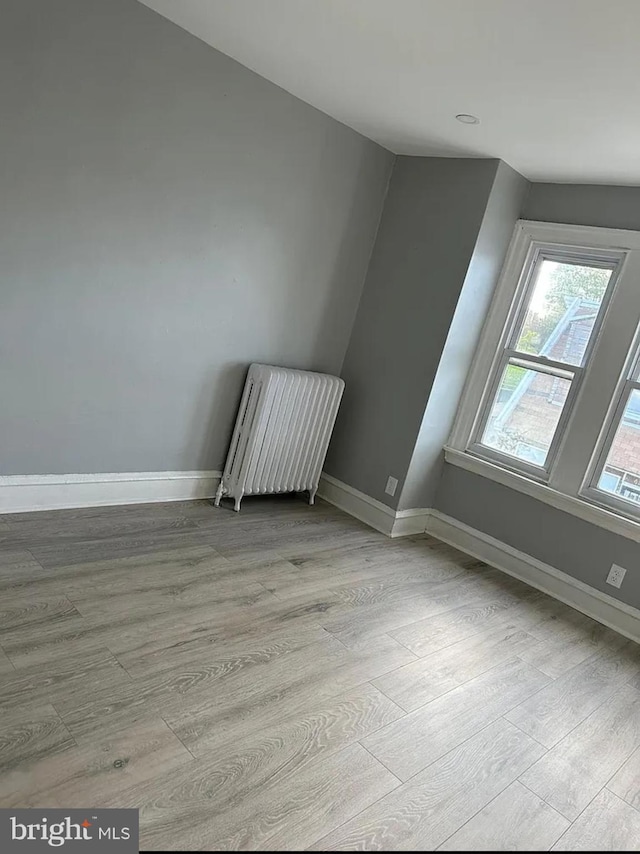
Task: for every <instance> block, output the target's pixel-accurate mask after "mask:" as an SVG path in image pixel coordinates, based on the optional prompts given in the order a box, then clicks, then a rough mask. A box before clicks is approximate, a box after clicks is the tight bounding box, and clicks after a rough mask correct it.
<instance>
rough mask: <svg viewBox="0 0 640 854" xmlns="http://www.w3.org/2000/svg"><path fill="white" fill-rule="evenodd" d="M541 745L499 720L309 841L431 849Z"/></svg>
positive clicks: (326, 845)
mask: <svg viewBox="0 0 640 854" xmlns="http://www.w3.org/2000/svg"><path fill="white" fill-rule="evenodd" d="M543 751H544V748H542V747H541V746H540V745H539V744H537V743H536V742H535V741H533V739H531V738H529V736H527V735H525V734H524V733H522V732H520V731H519V730H518V729H516V727H514V726H512V725H511V724H509V723H507V722H506V721H503V720H498V721H495V722H494V723H493V724H491V725H490V726H488V727H487V728H486V729H484V730H482V731H481V732H479V733H477V734H476V735H475V736H473V738H470V739H469V740H468V741H466V742H464V744H461V745H460V746H459V747H457V748H455V749H454V750H453V751H451V752H450V753H448V754H447V755H445V756H443V757H441V758H440V759H437V760H436V761H434V762H433V763H432V764H431V765H429V767H428V768H426V769H425V770H424V771H421V772H420V773H419V774H417V775H416V776H415V777H413V778H412V779H411V780H409V781H408V782H406V783H404V784H403V785H402V786H400V787H398V788H396V789H394V790H393V791H392V792H391V793H390V794H388V795H386V796H385V797H383V798H382V799H381V800H379V801H378V802H377V803H375V804H373V805H372V806H370V807H369V808H368V809H365V810H364V811H363V812H361V813H360V814H359V815H357V816H355V817H354V818H353V819H351V821H348V822H346V823H345V824H343V825H342V826H341V827H339V828H338V829H337V830H336V831H334V832H333V833H330V834H328V835H326V836H324V837H321V838H319V839H318V840H317V841H316V842H315V843H314V844H313V845H312V846H311V847H312V849H313V850H318V851H354V850H359V851H363V850H364V851H430V850H433V849H435V848H437V847H438V845H440V844H441V843H443V842H444V841H445V840H446V839H447V838H448V837H450V836H451V834H452V833H454V832H455V831H456V830H458V829H459V828H460V827H461V826H462V825H463V824H464V823H465V822H466V821H468V820H469V819H470V818H471V817H472V816H473V815H475V814H476V813H477V812H478V811H479V810H481V809H482V808H483V807H485V806H486V805H487V804H488V803H489V802H490V801H491V800H492V799H493V798H495V797H496V795H498V794H499V793H500V792H501V791H502V790H503V789H505V788H506V787H507V786H509V784H510V783H512V782H513V781H514V780H515V779H516V778H517V777H518V776H519V775H520V774H521V773H522V772H523V771H524V770H525V769H526V768H528V767H529V766H530V765H531V763H532V762H535V760H536V759H537V758H539V756H540V754H541V753H542V752H543Z"/></svg>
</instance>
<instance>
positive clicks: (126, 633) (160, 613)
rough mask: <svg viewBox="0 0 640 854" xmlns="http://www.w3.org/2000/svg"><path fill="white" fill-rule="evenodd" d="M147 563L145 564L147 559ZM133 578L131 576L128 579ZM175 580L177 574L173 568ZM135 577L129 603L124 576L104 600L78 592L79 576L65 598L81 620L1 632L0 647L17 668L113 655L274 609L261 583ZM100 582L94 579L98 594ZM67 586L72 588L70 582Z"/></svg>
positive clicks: (208, 577) (115, 577)
mask: <svg viewBox="0 0 640 854" xmlns="http://www.w3.org/2000/svg"><path fill="white" fill-rule="evenodd" d="M145 560H148V556H147V557H146V558H145ZM170 571H171V567H169V573H170ZM135 574H136V573H133V572H132V576H133V575H135ZM176 575H178V576H179V575H180V573H179V571H178V570H177V569H176ZM138 577H139V579H140V581H139V582H138V591H139V592H138V593H137V595H134V593H133V591H135V589H136V582H134V580H133V577H132V580H131V582H130V583H131V587H132V596H131V599H128V597H127V595H126V593H125V592H124V591H125V590H126V586H127V580H126V575H125V576H124V577H123V576H120V575H119V574H118V573H117V572H114V575H113V584H114V587H113V588H112V589H113V590H114V592H113V595H112V596H109V595H108V593H107V592H106V591H107V588H106V587H105V586H103V588H102V594H101V595H100V594H96V595H95V596H94V594H93V593H87V594H84V593H78V592H77V590H78V589H80V585H81V589H82V590H85V589H87V588H86V586H85V585H86V577H85V576H82V580H81V581H79V582H78V585H79V586H78V588H76V589H72V590H71V591H70V593H69V598H70V601H72V603H73V604H74V606H77V605H79V608H78V611H79V613H81V616H79V617H77V616H74V617H70V618H69V619H66V620H60V621H51V622H49V623H47V624H46V626H44V627H43V628H42V630H41V631H39V632H38V633H33V632H29V631H24V630H14V631H12V632H8V633H5V634H4V636H3V645H4V647H5V650H6V652H7V654H8V655H9V657H10V658H11V660H12V661H13V663H14V664H15V665H16V666H17V667H21V666H28V665H31V664H36V663H44V662H46V661H51V660H55V659H57V658H58V657H59V656H60V655H63V654H68V655H74V654H77V653H82V651H84V650H88V649H96V648H101V647H104V646H108V647H109V648H110V649H112V650H113V651H114V652H117V651H118V650H120V649H123V648H124V649H127V648H129V645H130V644H131V643H134V642H135V639H138V640H139V639H146V640H147V641H148V640H149V639H150V638H151V637H153V636H154V634H153V633H154V632H158V633H159V635H158V638H159V639H165V637H166V635H165V634H164V631H163V630H164V629H167V627H169V628H171V627H173V628H174V629H175V628H176V627H180V626H185V625H190V626H192V627H194V630H195V629H196V628H197V627H201V626H202V625H203V624H205V625H209V626H210V625H211V624H212V623H213V624H214V625H217V624H219V625H222V624H223V623H224V622H225V620H229V619H230V615H231V614H234V613H235V612H237V617H236V618H237V619H238V620H241V619H243V618H244V619H247V618H248V619H251V617H252V616H253V615H254V613H255V612H254V611H253V609H254V608H257V607H259V606H260V604H261V603H265V604H268V603H274V604H277V602H276V600H275V598H274V597H273V596H272V595H271V594H270V593H269V592H268V591H267V590H265V589H264V587H262V585H260V584H257V583H253V584H248V585H242V584H236V585H234V584H233V583H232V582H231V581H228V582H224V583H219V582H217V580H216V579H215V577H214V576H213V575H211V574H209V573H207V572H206V571H205V573H204V575H203V576H202V578H200V579H199V580H198V581H197V582H196V584H195V589H194V587H192V586H191V585H187V586H186V587H185V585H184V584H182V585H180V584H179V583H176V584H173V583H172V582H171V580H170V574H168V575H165V576H158V578H150V579H149V577H148V576H145V574H144V573H141V574H140V575H139V576H138ZM101 583H102V582H101V581H100V580H99V578H98V579H97V580H96V585H97V587H98V589H100V584H101ZM109 583H111V582H109V581H107V582H106V584H109ZM66 586H67V587H73V582H69V583H68V584H67V585H66ZM145 586H146V587H147V589H148V592H146V591H145V589H144V587H145ZM111 604H113V605H114V607H111ZM85 614H86V615H88V616H85Z"/></svg>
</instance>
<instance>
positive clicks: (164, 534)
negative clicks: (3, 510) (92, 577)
mask: <svg viewBox="0 0 640 854" xmlns="http://www.w3.org/2000/svg"><path fill="white" fill-rule="evenodd" d="M215 539H216V532H215V531H214V530H210V529H209V528H203V527H201V526H199V525H198V524H197V523H196V522H195V521H193V522H190V523H189V524H185V525H182V526H172V525H166V526H165V527H164V528H163V529H162V530H155V531H142V532H141V533H132V534H128V535H123V536H118V537H94V538H87V539H82V540H80V539H74V540H72V541H65V540H61V539H60V538H58V539H54V540H48V541H45V542H29V551H31V552H32V554H33V556H34V557H35V558H36V560H38V561H39V562H40V563H41V564H42V566H44V567H45V568H49V569H56V568H58V567H61V566H68V565H70V564H78V563H81V564H83V563H93V562H98V561H103V560H114V559H115V558H120V557H122V558H126V557H131V556H135V555H145V554H149V553H150V552H153V551H154V550H156V549H157V550H158V551H170V550H177V549H183V548H193V547H196V546H206V545H213V541H214V540H215Z"/></svg>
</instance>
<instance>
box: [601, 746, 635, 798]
mask: <svg viewBox="0 0 640 854" xmlns="http://www.w3.org/2000/svg"><path fill="white" fill-rule="evenodd" d="M607 788H608V789H610V790H611V791H612V792H613V793H614V794H615V795H618V797H619V798H622V800H623V801H626V802H627V803H628V804H631V806H632V807H635V808H636V809H637V810H640V749H638V750H635V751H634V752H633V753H632V754H631V756H630V757H629V758H628V759H627V761H626V762H625V763H624V765H623V766H622V767H621V768H619V769H618V771H617V772H616V773H615V774H614V775H613V777H612V778H611V780H609V782H608V783H607Z"/></svg>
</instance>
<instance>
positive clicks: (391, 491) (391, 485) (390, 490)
mask: <svg viewBox="0 0 640 854" xmlns="http://www.w3.org/2000/svg"><path fill="white" fill-rule="evenodd" d="M397 486H398V478H397V477H391V475H389V477H388V478H387V485H386V486H385V488H384V491H385V492H386V493H387V495H395V494H396V488H397Z"/></svg>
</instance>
